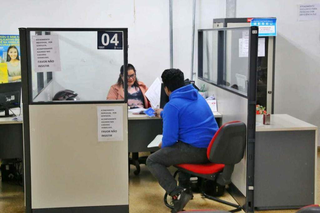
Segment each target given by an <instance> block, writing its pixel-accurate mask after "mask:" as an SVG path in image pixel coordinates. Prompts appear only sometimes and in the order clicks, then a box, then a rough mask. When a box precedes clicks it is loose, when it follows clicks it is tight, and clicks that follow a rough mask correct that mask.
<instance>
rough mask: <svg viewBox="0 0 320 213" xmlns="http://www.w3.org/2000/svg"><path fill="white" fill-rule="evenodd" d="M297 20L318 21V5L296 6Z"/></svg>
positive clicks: (319, 8)
mask: <svg viewBox="0 0 320 213" xmlns="http://www.w3.org/2000/svg"><path fill="white" fill-rule="evenodd" d="M298 17H299V18H298V20H299V21H309V20H320V4H301V5H298Z"/></svg>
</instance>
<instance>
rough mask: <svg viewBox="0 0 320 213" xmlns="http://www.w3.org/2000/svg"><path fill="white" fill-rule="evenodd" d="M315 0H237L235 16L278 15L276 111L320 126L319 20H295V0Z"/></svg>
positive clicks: (307, 1)
mask: <svg viewBox="0 0 320 213" xmlns="http://www.w3.org/2000/svg"><path fill="white" fill-rule="evenodd" d="M314 3H318V4H319V3H320V1H319V0H291V1H278V0H260V1H254V0H238V1H237V17H250V16H259V17H270V16H274V17H277V27H278V33H277V38H276V39H277V40H276V61H275V103H274V104H275V105H274V109H275V113H277V114H290V115H292V116H294V117H296V118H299V119H301V120H304V121H306V122H308V123H311V124H314V125H316V126H318V127H320V98H319V93H320V83H319V79H320V20H314V21H298V4H314ZM318 12H320V11H318ZM318 138H320V137H318ZM318 144H319V143H318ZM319 145H320V144H319Z"/></svg>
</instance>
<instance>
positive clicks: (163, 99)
mask: <svg viewBox="0 0 320 213" xmlns="http://www.w3.org/2000/svg"><path fill="white" fill-rule="evenodd" d="M168 101H169V96H167V94H166V92H165V91H164V86H163V83H162V84H161V94H160V108H161V109H163V108H164V105H166V103H167V102H168Z"/></svg>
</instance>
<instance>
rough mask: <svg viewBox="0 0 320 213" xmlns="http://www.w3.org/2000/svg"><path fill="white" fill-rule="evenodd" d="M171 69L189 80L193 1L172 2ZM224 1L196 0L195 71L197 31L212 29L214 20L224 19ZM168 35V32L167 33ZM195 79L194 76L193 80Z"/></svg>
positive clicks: (177, 0) (195, 68) (176, 0)
mask: <svg viewBox="0 0 320 213" xmlns="http://www.w3.org/2000/svg"><path fill="white" fill-rule="evenodd" d="M173 12H174V14H173V67H175V68H179V69H181V70H182V71H183V72H184V74H185V78H189V79H190V78H191V60H192V55H191V52H192V26H193V0H174V1H173ZM225 13H226V3H225V0H197V1H196V25H195V30H196V32H195V48H194V53H195V54H194V68H193V71H194V72H196V71H197V51H198V50H197V47H198V45H197V44H198V29H205V28H212V25H213V19H214V18H224V17H225ZM168 33H169V32H168ZM196 79H197V77H196V76H194V80H196Z"/></svg>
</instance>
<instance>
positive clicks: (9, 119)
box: [0, 108, 23, 125]
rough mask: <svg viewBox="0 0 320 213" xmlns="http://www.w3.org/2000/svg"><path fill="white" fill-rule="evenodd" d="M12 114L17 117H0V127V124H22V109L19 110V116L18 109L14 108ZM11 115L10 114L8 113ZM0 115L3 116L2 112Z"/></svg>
mask: <svg viewBox="0 0 320 213" xmlns="http://www.w3.org/2000/svg"><path fill="white" fill-rule="evenodd" d="M11 110H12V111H13V112H14V114H16V115H17V117H5V118H1V117H0V125H1V124H22V123H23V122H22V109H21V115H20V108H14V109H11ZM10 113H11V112H10ZM0 115H4V112H1V113H0ZM14 118H18V120H14Z"/></svg>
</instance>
